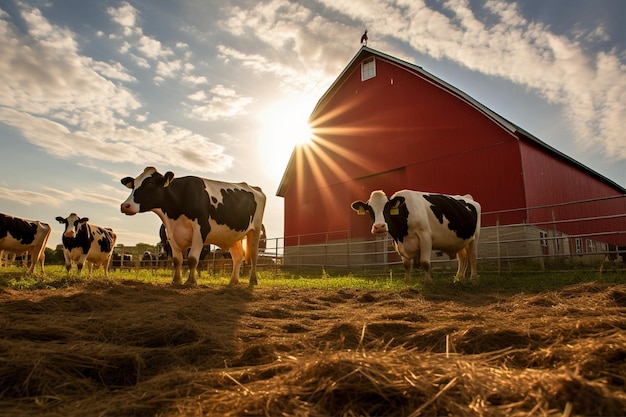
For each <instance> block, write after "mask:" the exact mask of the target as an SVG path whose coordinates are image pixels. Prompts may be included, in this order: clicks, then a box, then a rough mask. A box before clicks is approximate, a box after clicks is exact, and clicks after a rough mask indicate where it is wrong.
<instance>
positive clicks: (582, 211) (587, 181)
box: [521, 142, 626, 245]
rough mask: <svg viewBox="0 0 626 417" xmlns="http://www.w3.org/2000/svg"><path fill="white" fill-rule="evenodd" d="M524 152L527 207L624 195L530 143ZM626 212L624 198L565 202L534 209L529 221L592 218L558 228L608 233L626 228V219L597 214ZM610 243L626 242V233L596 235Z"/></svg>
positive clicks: (523, 146)
mask: <svg viewBox="0 0 626 417" xmlns="http://www.w3.org/2000/svg"><path fill="white" fill-rule="evenodd" d="M521 155H522V161H523V165H524V181H525V184H526V195H527V197H526V198H527V202H528V203H527V204H528V207H537V206H543V205H548V204H551V205H553V204H558V203H566V202H575V201H581V200H591V199H597V198H602V197H610V196H616V195H622V194H621V193H620V192H619V190H617V189H615V188H614V187H612V186H611V185H610V184H607V183H606V182H603V181H601V180H600V179H598V178H596V177H593V176H591V175H589V174H587V173H586V172H584V171H582V170H580V169H578V168H576V167H575V166H573V165H572V164H571V163H568V162H567V161H565V160H563V159H562V158H558V157H556V156H552V155H549V154H547V153H546V152H544V151H542V150H541V149H539V148H538V147H537V146H535V145H533V144H531V143H526V142H524V143H521ZM625 211H626V207H625V206H624V200H623V199H613V200H602V201H590V202H588V203H581V204H571V205H563V206H561V207H554V208H550V209H540V210H532V211H531V212H530V214H529V216H530V218H529V221H530V222H532V223H541V222H547V223H551V222H553V221H556V222H563V221H566V220H568V219H581V218H589V219H590V220H588V221H583V222H571V223H569V222H566V223H560V224H558V226H557V227H558V229H559V230H561V231H563V232H565V233H568V234H573V235H579V234H588V233H609V232H612V231H616V230H626V218H624V217H623V216H622V217H617V218H614V219H610V218H604V219H602V220H593V218H596V217H600V216H602V217H606V216H611V215H620V214H621V215H623V214H624V212H625ZM594 238H595V239H600V240H603V241H606V242H608V243H611V244H616V245H624V244H626V236H624V235H623V234H622V235H613V236H612V235H606V236H601V237H600V236H596V237H594Z"/></svg>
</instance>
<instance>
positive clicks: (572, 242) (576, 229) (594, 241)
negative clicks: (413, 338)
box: [260, 195, 626, 275]
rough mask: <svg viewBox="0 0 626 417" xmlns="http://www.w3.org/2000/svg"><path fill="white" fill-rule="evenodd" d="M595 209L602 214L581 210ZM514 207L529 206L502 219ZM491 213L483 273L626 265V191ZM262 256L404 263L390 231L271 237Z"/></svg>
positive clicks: (384, 270) (274, 262) (483, 237)
mask: <svg viewBox="0 0 626 417" xmlns="http://www.w3.org/2000/svg"><path fill="white" fill-rule="evenodd" d="M583 207H586V208H587V210H581V208H583ZM589 208H591V210H589ZM590 211H592V212H594V213H597V215H592V216H588V215H584V216H580V215H576V213H585V212H590ZM513 212H523V213H524V221H523V222H521V223H515V224H501V223H500V219H501V218H510V215H511V213H513ZM486 218H488V219H490V220H491V223H492V224H493V223H495V224H494V225H492V226H484V227H482V228H481V233H480V239H479V244H478V268H479V271H480V272H494V273H503V272H515V271H525V272H531V271H538V272H539V271H545V270H573V269H589V270H597V269H598V268H605V269H606V268H613V269H618V270H623V269H624V266H625V264H626V259H625V258H626V195H622V196H616V197H609V198H599V199H588V200H580V201H574V202H568V203H562V204H555V205H546V206H537V207H529V208H523V209H511V210H502V211H492V212H484V213H482V219H483V221H484V219H486ZM533 219H535V221H534V222H533V221H532V220H533ZM285 242H289V245H285ZM311 242H314V243H311ZM260 259H261V268H275V269H290V270H311V269H312V270H316V269H317V270H321V269H323V270H324V271H342V272H347V273H351V272H358V273H360V274H364V273H365V274H370V275H380V274H382V275H388V274H389V273H390V271H395V270H401V269H402V268H403V267H402V261H401V258H400V257H399V255H398V254H397V253H396V251H395V249H394V247H393V241H392V239H391V238H390V237H389V236H383V237H375V236H369V237H367V238H356V237H352V236H351V235H350V230H339V231H333V232H328V233H322V234H314V235H313V234H311V235H299V236H288V237H280V238H271V239H268V240H267V247H266V249H265V252H264V253H263V254H262V255H261V257H260ZM431 263H432V268H433V270H450V271H456V260H454V259H452V260H451V259H449V257H448V256H447V255H446V254H444V253H442V252H440V251H433V254H432V258H431Z"/></svg>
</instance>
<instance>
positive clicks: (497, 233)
mask: <svg viewBox="0 0 626 417" xmlns="http://www.w3.org/2000/svg"><path fill="white" fill-rule="evenodd" d="M496 254H497V258H498V276H500V272H501V268H502V264H501V263H502V261H501V260H500V259H501V257H500V216H498V217H497V218H496Z"/></svg>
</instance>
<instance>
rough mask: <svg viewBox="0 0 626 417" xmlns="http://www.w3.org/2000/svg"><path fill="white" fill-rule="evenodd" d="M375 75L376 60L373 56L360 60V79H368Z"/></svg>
mask: <svg viewBox="0 0 626 417" xmlns="http://www.w3.org/2000/svg"><path fill="white" fill-rule="evenodd" d="M375 76H376V60H375V59H374V58H369V59H366V60H365V61H363V62H361V81H365V80H369V79H370V78H374V77H375Z"/></svg>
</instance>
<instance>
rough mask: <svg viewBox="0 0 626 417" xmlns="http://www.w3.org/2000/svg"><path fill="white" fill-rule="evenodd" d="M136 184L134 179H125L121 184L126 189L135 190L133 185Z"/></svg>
mask: <svg viewBox="0 0 626 417" xmlns="http://www.w3.org/2000/svg"><path fill="white" fill-rule="evenodd" d="M134 182H135V180H134V179H132V178H131V177H125V178H122V180H121V183H122V184H123V185H124V186H125V187H126V188H130V189H132V188H133V183H134Z"/></svg>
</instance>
